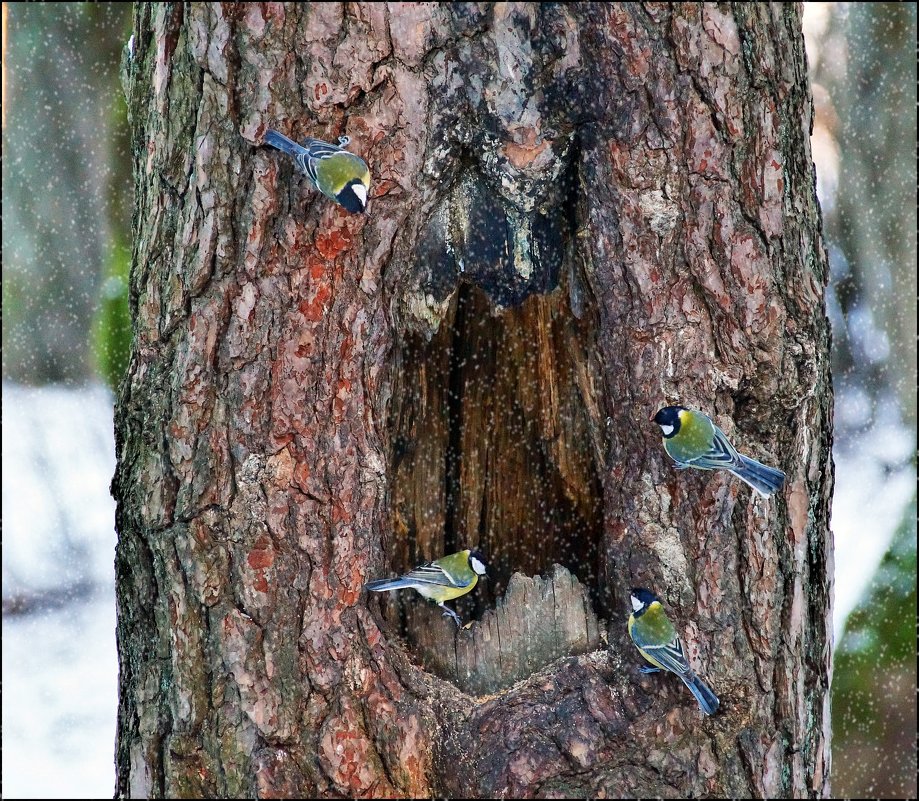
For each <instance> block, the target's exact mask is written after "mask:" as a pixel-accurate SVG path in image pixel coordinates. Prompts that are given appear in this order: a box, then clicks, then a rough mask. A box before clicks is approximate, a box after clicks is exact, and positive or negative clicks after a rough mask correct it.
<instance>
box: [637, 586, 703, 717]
mask: <svg viewBox="0 0 919 801" xmlns="http://www.w3.org/2000/svg"><path fill="white" fill-rule="evenodd" d="M630 598H631V601H632V614H630V615H629V637H631V638H632V642H634V643H635V645H636V646H637V648H638V652H639V653H640V654H641V655H642V656H643V657H644V658H645V660H646V661H647V662H650V663H651V664H652V665H653V666H654V667H642V668H641V672H642V673H657V672H658V671H660V670H668V671H670V672H671V673H676V674H677V676H679V677H680V678H681V679H682V681H683V684H685V685H686V686H687V687H689V691H690V692H691V693H692V694H693V695H694V696H695V697H696V700H697V701H698V702H699V707H700V708H701V709H702V711H703V712H704V713H705V714H706V715H714V714H715V712H716V711H717V709H718V704H719V701H718V696H717V695H715V694H714V693H713V692H712V690H711V688H710V687H709V686H708V685H707V684H706V683H705V682H704V681H702V679H700V678H699V677H698V676H697V675H696V674H695V673H694V672H693V670H692V668H691V667H690V666H689V661H688V660H687V659H686V654H685V653H684V651H683V643H682V642H681V641H680V638H679V637H678V636H677V633H676V629H674V628H673V624H672V623H671V622H670V619H669V618H668V617H667V614H666V613H665V612H664V607H663V606H662V605H661V602H660V600H659V599H658V597H657V596H656V595H655V594H654V593H653V592H651V591H650V590H646V589H634V590H632V594H631V596H630Z"/></svg>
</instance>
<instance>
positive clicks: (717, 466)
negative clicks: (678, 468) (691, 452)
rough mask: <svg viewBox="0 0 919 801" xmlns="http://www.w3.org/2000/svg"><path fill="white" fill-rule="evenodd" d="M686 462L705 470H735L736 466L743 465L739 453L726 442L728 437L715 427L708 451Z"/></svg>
mask: <svg viewBox="0 0 919 801" xmlns="http://www.w3.org/2000/svg"><path fill="white" fill-rule="evenodd" d="M686 463H687V464H689V465H692V466H693V467H701V468H703V469H706V470H736V469H737V468H738V467H743V462H742V461H741V460H740V454H739V453H737V450H736V449H735V448H734V446H733V445H731V443H730V442H728V438H727V437H726V436H724V434H723V433H722V432H721V429H719V428H716V429H715V436H714V437H713V438H712V447H711V448H709V450H708V452H707V453H704V454H702V456H699V457H697V458H695V459H687V460H686Z"/></svg>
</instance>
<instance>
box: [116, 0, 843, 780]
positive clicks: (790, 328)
mask: <svg viewBox="0 0 919 801" xmlns="http://www.w3.org/2000/svg"><path fill="white" fill-rule="evenodd" d="M135 27H136V31H135V37H134V51H133V54H132V56H131V58H130V59H129V60H128V64H127V82H126V83H127V86H128V90H129V102H130V107H131V114H132V119H133V124H134V144H133V150H134V157H135V164H134V169H135V179H136V193H135V202H136V208H135V216H134V228H135V254H134V265H133V270H132V278H131V300H132V310H133V315H134V325H135V338H134V350H133V355H132V362H131V367H130V370H129V375H128V378H127V380H126V382H125V386H124V388H123V393H122V396H121V398H120V399H119V403H118V409H117V420H116V430H117V433H116V444H117V449H118V459H119V463H118V471H117V474H116V476H115V480H114V483H113V490H114V493H115V495H116V498H117V500H118V511H117V525H118V530H119V546H118V556H117V576H118V612H119V623H118V638H119V649H120V653H121V678H120V682H121V687H120V690H121V692H120V700H119V734H118V744H117V765H118V779H117V781H118V784H117V792H118V794H119V795H121V796H126V795H129V794H131V795H149V796H175V797H179V796H218V795H224V796H240V795H242V796H254V795H261V796H269V795H310V796H327V797H331V796H372V795H376V796H396V795H406V796H416V797H426V796H431V795H436V794H446V795H456V796H483V797H493V796H512V795H513V796H524V797H528V796H529V797H532V796H539V795H566V794H574V795H606V796H622V795H654V796H658V795H660V796H673V797H680V796H698V795H734V796H753V795H755V796H795V797H803V796H819V795H825V794H826V793H827V792H828V773H829V750H828V749H829V746H828V734H829V728H828V722H827V719H826V714H827V709H828V706H827V700H828V698H827V689H828V675H829V672H828V669H829V659H830V656H829V654H830V648H829V636H830V634H829V632H830V627H829V596H830V580H829V573H828V569H827V564H828V559H829V552H830V547H831V541H830V538H829V533H828V514H829V498H830V492H831V488H832V466H831V464H830V462H829V446H830V440H831V409H832V389H831V386H830V380H829V372H828V362H827V353H828V348H829V333H828V327H827V322H826V318H825V316H824V313H823V305H822V302H823V301H822V291H823V286H824V284H825V281H826V276H827V273H826V261H825V257H824V253H823V249H822V245H821V242H820V221H819V213H818V209H817V207H816V202H815V197H814V188H813V174H812V165H811V161H810V155H809V149H808V140H807V132H808V126H809V121H810V113H811V103H810V98H809V94H808V88H807V82H806V72H805V69H804V65H805V60H804V53H803V43H802V41H801V33H800V9H799V8H798V7H797V6H794V5H788V4H769V5H766V4H737V5H734V6H730V7H727V6H721V5H712V4H677V5H664V4H601V3H578V4H535V3H534V4H525V3H499V4H481V5H479V4H469V3H463V4H392V5H388V4H360V3H351V4H343V5H342V4H334V3H328V4H318V3H317V4H289V5H288V4H239V5H231V4H203V3H202V4H195V3H192V4H138V5H137V7H136V9H135ZM269 124H270V125H272V126H273V127H277V128H280V129H282V130H284V131H285V132H286V133H289V134H291V135H293V136H295V137H297V138H300V137H301V136H303V135H312V136H319V137H322V138H325V139H331V140H334V138H335V137H336V136H338V135H339V134H348V135H350V136H351V137H352V147H353V149H354V150H355V151H356V152H358V153H360V154H361V155H362V156H364V157H365V158H366V159H367V161H368V163H369V164H370V165H371V170H372V173H373V191H372V195H373V197H372V199H371V201H370V205H369V213H368V214H366V215H348V214H346V213H345V212H344V211H342V210H341V209H339V208H337V207H335V206H334V205H333V204H331V203H330V202H329V201H328V200H327V199H325V198H323V197H321V196H319V195H317V194H316V193H315V192H314V191H313V190H312V189H311V188H310V187H309V185H308V182H307V181H306V179H305V178H304V177H303V176H300V175H298V174H297V173H296V172H295V171H294V169H293V167H292V165H291V163H290V160H288V159H284V158H281V157H279V154H278V153H276V152H274V151H270V150H269V149H267V148H261V147H259V146H258V143H259V142H260V138H261V135H262V132H263V131H264V128H265V127H266V126H267V125H269ZM499 307H500V308H499ZM476 359H478V361H476ZM534 389H535V391H532V390H534ZM677 400H679V401H683V402H684V403H686V404H687V405H691V406H695V407H698V408H701V409H703V410H704V411H706V412H709V413H711V414H712V415H713V416H714V417H715V419H716V422H717V423H718V424H719V425H720V426H721V427H722V428H723V429H724V430H725V432H726V433H727V435H728V436H729V437H730V438H731V439H732V440H733V441H734V442H735V443H736V444H737V445H738V446H741V447H742V449H743V450H745V451H747V452H749V453H751V454H752V455H754V456H757V457H761V458H763V459H765V460H766V461H769V462H770V463H774V464H777V465H779V466H781V467H782V468H783V469H784V470H786V471H787V473H788V484H787V487H786V489H785V491H784V492H783V493H782V494H780V495H778V496H776V497H774V498H772V499H770V500H768V501H764V500H762V499H760V498H757V497H754V496H752V495H751V494H750V491H749V490H748V489H747V488H746V487H744V486H742V485H740V484H739V483H738V482H737V481H735V480H733V479H732V478H731V477H730V476H728V475H725V474H703V473H698V472H690V471H684V472H678V471H675V470H674V469H673V466H672V464H671V463H670V461H669V459H668V458H667V457H666V455H665V454H664V453H663V450H662V448H661V447H660V440H659V435H658V432H657V431H656V429H655V427H654V426H652V425H650V424H649V423H648V422H647V421H648V417H649V415H650V414H651V413H652V412H653V411H654V410H655V409H656V408H657V407H658V406H660V405H661V404H662V403H663V402H664V401H677ZM540 502H543V506H540ZM475 544H482V545H485V546H486V548H487V549H488V550H489V551H491V552H492V553H493V554H494V557H493V561H494V563H495V573H496V575H495V579H494V585H493V586H496V587H498V589H499V590H500V589H502V588H503V584H504V583H505V582H508V581H509V580H510V577H511V574H512V572H513V571H514V570H518V571H521V572H523V573H526V574H529V575H532V574H535V573H537V572H541V571H548V570H549V568H550V566H551V564H552V563H553V562H558V563H559V564H562V565H564V566H565V567H566V568H567V569H569V570H570V571H571V573H572V574H573V575H575V576H576V577H577V578H578V579H579V580H580V582H581V584H583V585H584V586H585V587H586V589H587V592H588V594H589V596H590V599H591V602H592V604H593V606H594V610H595V612H596V611H598V610H599V611H600V612H601V613H602V614H603V615H604V616H607V617H609V619H610V620H611V624H610V626H609V629H608V640H609V649H608V650H606V651H596V652H593V653H589V654H583V655H580V656H572V657H565V658H560V659H556V660H555V661H554V662H551V663H550V664H549V665H548V666H546V667H544V668H542V669H541V671H540V672H539V673H537V674H535V675H534V676H531V677H530V678H523V679H522V680H521V681H518V682H517V683H515V684H513V685H512V686H510V687H508V688H507V689H505V690H502V691H500V692H498V693H496V694H495V695H494V697H488V696H486V697H478V698H477V697H474V696H470V695H469V694H467V693H464V692H463V691H462V690H461V689H460V688H459V687H457V686H455V685H454V684H452V683H451V682H450V681H444V680H442V679H440V678H438V677H437V676H435V675H433V674H432V673H431V672H429V671H426V670H424V669H422V668H421V667H420V661H421V660H422V659H423V658H424V654H423V653H422V651H421V650H420V649H419V650H414V647H413V646H412V645H409V646H408V647H406V648H403V647H401V646H399V644H398V640H399V639H400V637H401V631H402V626H401V625H400V624H401V623H402V620H401V618H400V616H399V614H398V607H397V605H398V604H399V603H400V601H398V600H396V599H387V600H385V601H384V602H383V603H384V619H385V625H384V626H383V627H382V630H381V628H380V627H379V623H378V619H377V617H376V615H375V614H372V613H371V611H370V609H369V608H368V593H366V592H364V591H363V585H364V583H365V582H366V581H367V580H369V579H371V578H378V577H379V576H381V575H385V574H389V573H390V572H391V571H394V570H399V569H401V568H402V567H403V566H405V567H408V566H411V564H413V563H414V562H417V561H419V560H420V559H424V558H430V557H432V556H439V555H441V554H442V553H445V552H449V551H450V550H452V549H458V548H460V547H465V546H467V545H475ZM636 584H640V585H646V586H650V587H652V588H654V589H655V590H657V592H658V593H659V594H660V595H661V597H662V598H663V600H664V601H665V603H666V604H667V605H668V608H669V609H670V611H671V613H672V617H673V618H674V621H675V623H677V625H678V627H679V629H680V631H681V632H683V634H684V637H685V639H686V641H687V645H688V647H689V650H690V654H691V657H692V659H693V661H694V663H695V664H696V665H697V667H698V668H699V669H700V670H702V671H703V672H704V673H705V675H706V677H707V678H708V679H709V680H710V681H711V682H712V684H713V686H714V687H715V688H716V689H717V691H718V693H719V695H720V696H721V699H722V707H721V710H719V713H718V714H717V715H716V716H714V717H713V718H711V719H704V720H703V719H702V718H701V715H700V713H699V711H698V708H697V706H696V704H695V703H694V701H693V700H692V698H691V696H689V694H688V693H687V692H686V691H685V688H683V687H682V685H681V684H680V683H679V681H678V680H677V679H676V678H675V677H672V676H664V677H646V678H640V677H637V676H636V673H635V668H636V667H637V664H638V661H637V657H636V655H635V653H634V649H633V648H632V646H631V644H630V643H629V641H628V638H627V635H626V633H625V627H624V622H625V618H626V617H627V614H628V602H627V595H628V589H629V587H630V586H633V585H636ZM536 586H537V584H536V582H535V581H532V582H530V581H529V580H527V581H526V583H525V586H522V587H521V593H522V596H523V597H524V598H527V597H530V590H529V588H530V587H532V588H534V590H533V592H534V596H533V597H534V598H535V597H536V595H538V593H536V591H535V587H536ZM524 589H526V591H525V592H524V591H523V590H524ZM490 592H492V590H490V589H489V586H488V584H486V585H485V586H483V587H482V588H481V591H480V590H479V589H478V588H477V589H476V592H475V593H473V594H471V596H467V599H465V601H463V602H462V603H458V604H457V608H458V609H459V610H460V612H461V614H464V615H465V616H467V617H468V616H469V615H470V611H471V610H470V608H466V607H464V606H463V603H466V604H471V605H473V606H474V605H475V604H477V603H484V604H491V603H492V602H493V600H494V599H493V598H492V597H491V596H490V594H489V593H490ZM399 595H408V593H400V594H399ZM569 608H573V609H574V612H573V613H574V614H575V615H577V614H579V612H578V611H577V607H576V606H575V607H569ZM421 611H423V612H424V613H426V614H427V613H432V614H433V615H434V616H435V620H434V621H433V624H432V625H431V631H438V630H442V631H444V636H445V637H450V638H452V637H453V633H452V632H449V630H448V629H444V626H446V625H448V624H447V621H441V620H439V618H437V615H438V614H439V613H437V612H436V611H434V610H431V609H429V608H422V610H421ZM476 614H478V613H476ZM585 614H586V613H585ZM502 615H503V617H502ZM493 617H494V619H495V620H496V621H497V620H498V619H501V621H502V622H501V626H504V627H506V628H507V630H511V629H512V628H513V627H515V626H518V627H520V628H523V627H524V620H525V618H522V617H520V615H519V614H516V613H511V612H509V611H508V610H507V609H505V610H503V611H500V612H496V613H494V615H493ZM429 618H430V615H429ZM544 623H545V625H546V627H547V628H548V627H549V624H550V620H549V618H548V616H547V617H546V619H545V621H544ZM551 624H552V625H553V626H554V625H556V621H555V618H554V616H553V618H552V619H551ZM489 625H490V624H489ZM496 625H497V624H496ZM527 625H529V624H527ZM488 630H489V631H490V630H491V629H490V628H489V629H488ZM406 631H407V633H408V635H409V636H413V634H417V629H416V628H413V627H412V625H411V624H410V623H409V624H408V625H407V626H406ZM482 631H483V632H484V631H485V628H484V627H483V628H482ZM501 632H502V637H503V629H501ZM543 633H544V632H543V631H542V629H540V634H539V635H536V634H535V633H534V632H533V631H532V627H531V630H530V635H529V636H531V637H534V638H535V639H536V640H537V641H538V640H539V639H540V637H542V636H543ZM471 636H472V638H473V645H474V646H475V644H476V640H475V637H476V636H478V635H476V634H472V635H471ZM451 641H452V639H451ZM481 642H482V645H481V646H480V647H473V648H472V649H471V651H472V653H469V654H468V655H467V656H464V659H466V660H467V663H474V660H475V659H480V660H481V658H482V657H483V656H484V655H486V654H487V652H488V649H489V648H490V647H491V645H490V644H489V645H486V644H485V641H484V639H483V640H482V641H481ZM440 647H441V644H440V643H433V644H432V648H431V651H432V652H435V653H436V652H437V649H438V648H440ZM519 656H520V657H521V661H520V664H521V674H522V673H524V672H525V669H524V668H523V665H524V664H526V665H527V666H528V667H527V668H526V669H531V666H535V665H536V664H537V663H538V662H539V661H541V660H540V659H531V658H530V656H528V655H527V654H525V653H524V654H520V655H519ZM458 680H459V679H458ZM458 766H461V768H458Z"/></svg>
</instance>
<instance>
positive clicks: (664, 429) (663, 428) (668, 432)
mask: <svg viewBox="0 0 919 801" xmlns="http://www.w3.org/2000/svg"><path fill="white" fill-rule="evenodd" d="M661 433H662V434H663V435H664V436H665V437H669V436H670V435H671V434H672V433H673V426H668V425H667V424H666V423H663V424H661Z"/></svg>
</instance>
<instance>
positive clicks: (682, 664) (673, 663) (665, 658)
mask: <svg viewBox="0 0 919 801" xmlns="http://www.w3.org/2000/svg"><path fill="white" fill-rule="evenodd" d="M632 639H633V640H634V641H635V644H636V645H637V646H638V647H639V648H641V650H642V651H645V652H646V653H648V654H650V655H651V656H653V657H654V658H655V659H656V660H657V661H658V662H659V663H660V665H661V667H664V668H666V669H667V670H669V671H670V672H671V673H676V674H678V675H680V676H682V675H683V674H685V673H689V672H691V670H690V667H689V662H688V661H687V659H686V654H684V653H683V643H682V642H681V641H680V640H679V639H676V640H671V641H670V642H669V643H667V644H666V645H651V644H648V643H644V642H641V638H640V637H638V636H636V635H635V631H634V629H633V632H632Z"/></svg>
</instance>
